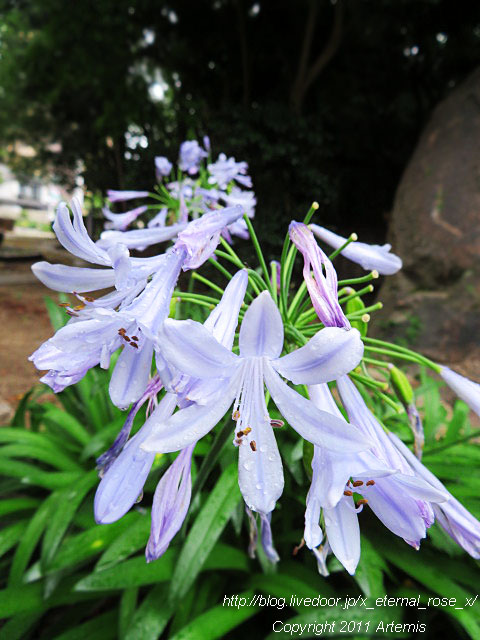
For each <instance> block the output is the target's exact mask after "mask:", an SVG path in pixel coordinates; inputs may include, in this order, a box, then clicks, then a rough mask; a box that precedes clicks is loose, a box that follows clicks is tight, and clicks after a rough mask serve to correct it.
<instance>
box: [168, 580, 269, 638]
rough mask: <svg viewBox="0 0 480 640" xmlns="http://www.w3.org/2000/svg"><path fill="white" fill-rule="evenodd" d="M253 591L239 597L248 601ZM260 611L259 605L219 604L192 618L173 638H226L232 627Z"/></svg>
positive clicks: (245, 592)
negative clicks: (238, 606) (234, 605)
mask: <svg viewBox="0 0 480 640" xmlns="http://www.w3.org/2000/svg"><path fill="white" fill-rule="evenodd" d="M253 595H254V593H253V591H244V592H243V593H240V594H239V597H241V598H245V599H246V601H247V602H249V601H250V599H251V598H252V597H253ZM259 611H260V607H258V606H248V605H246V606H243V607H240V608H233V607H224V606H223V605H222V604H219V605H217V606H215V607H212V608H211V609H209V610H208V611H205V612H204V613H202V614H201V615H199V616H198V617H197V618H195V620H192V622H190V623H189V624H187V625H186V626H185V627H183V628H182V629H180V631H179V632H178V633H176V634H175V635H174V636H172V637H171V640H199V638H201V640H216V639H217V638H224V637H225V634H227V633H228V632H229V631H231V630H232V629H235V628H236V627H238V626H240V625H241V624H242V622H244V621H245V620H248V619H249V618H251V617H252V616H254V615H255V614H256V613H258V612H259Z"/></svg>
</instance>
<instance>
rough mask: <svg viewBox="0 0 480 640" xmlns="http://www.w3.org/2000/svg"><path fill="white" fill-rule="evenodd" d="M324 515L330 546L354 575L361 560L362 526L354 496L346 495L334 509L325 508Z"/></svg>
mask: <svg viewBox="0 0 480 640" xmlns="http://www.w3.org/2000/svg"><path fill="white" fill-rule="evenodd" d="M324 515H325V533H326V534H327V538H328V542H329V544H330V547H331V548H332V551H333V553H334V554H335V555H336V557H337V558H338V560H339V561H340V562H341V563H342V564H343V566H344V567H345V569H346V570H347V571H348V573H349V574H350V575H352V576H353V574H354V573H355V570H356V568H357V565H358V561H359V560H360V527H359V524H358V516H357V513H356V511H355V507H354V502H353V498H347V497H345V498H344V499H343V500H340V502H339V503H338V504H337V506H336V507H334V508H333V509H324Z"/></svg>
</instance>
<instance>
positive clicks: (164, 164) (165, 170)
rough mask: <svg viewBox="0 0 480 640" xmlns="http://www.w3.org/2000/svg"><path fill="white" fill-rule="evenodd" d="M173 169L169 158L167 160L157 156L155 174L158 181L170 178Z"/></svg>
mask: <svg viewBox="0 0 480 640" xmlns="http://www.w3.org/2000/svg"><path fill="white" fill-rule="evenodd" d="M172 167H173V165H172V163H171V162H170V160H169V159H168V158H165V156H157V157H156V158H155V173H156V174H157V179H158V180H159V179H161V178H162V177H163V176H168V174H169V173H170V171H171V170H172Z"/></svg>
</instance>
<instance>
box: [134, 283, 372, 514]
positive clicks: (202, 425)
mask: <svg viewBox="0 0 480 640" xmlns="http://www.w3.org/2000/svg"><path fill="white" fill-rule="evenodd" d="M161 338H162V345H163V349H162V355H163V357H164V358H165V360H166V361H167V362H168V363H169V364H170V365H172V366H174V367H176V368H177V369H178V370H179V371H183V372H184V373H186V374H188V375H191V376H193V377H195V378H199V379H209V378H222V381H221V383H220V382H218V383H217V387H218V388H219V390H218V391H217V393H216V394H214V395H213V396H211V397H210V398H209V401H208V403H207V404H205V405H204V406H200V405H192V406H190V407H187V408H185V409H182V410H181V411H179V412H177V413H176V414H174V415H173V416H172V417H171V418H170V419H168V420H164V418H163V416H159V415H157V414H156V413H155V412H154V413H153V414H152V415H151V416H150V418H149V419H148V421H147V423H149V426H150V428H151V429H152V435H151V436H150V437H149V438H148V439H147V440H146V441H145V442H144V443H143V444H142V447H144V448H145V449H146V450H148V451H152V452H169V451H177V450H179V449H183V448H185V447H186V446H187V445H188V444H190V443H191V442H195V441H197V440H198V439H200V438H201V437H202V436H204V435H205V434H206V433H207V432H208V431H210V429H211V428H212V427H214V426H215V424H217V422H219V420H220V419H221V418H222V417H223V416H224V414H225V412H226V411H227V409H228V408H229V406H230V405H232V403H233V413H232V418H233V420H235V422H236V426H235V438H234V443H235V444H236V445H237V446H238V449H239V466H238V469H239V485H240V489H241V492H242V494H243V497H244V500H245V502H246V504H247V506H248V507H249V508H250V509H252V510H254V511H257V512H259V513H260V514H263V515H264V516H268V514H269V513H271V511H272V510H273V508H274V506H275V502H276V500H277V499H278V498H279V497H280V495H281V493H282V490H283V471H282V464H281V460H280V455H279V452H278V448H277V444H276V441H275V437H274V435H273V429H272V426H271V423H270V417H269V414H268V409H267V406H266V403H265V393H264V384H266V386H267V388H268V390H269V391H270V394H271V396H272V398H273V400H274V402H275V404H276V405H277V407H278V409H279V410H280V412H281V413H282V414H283V416H284V417H285V418H286V419H287V420H288V422H289V424H290V425H291V426H292V427H293V428H294V429H296V431H298V433H299V434H300V435H301V436H302V437H303V438H305V439H307V440H309V441H310V442H314V443H316V444H322V445H323V446H325V447H328V448H333V449H336V450H341V451H357V450H361V449H366V448H368V447H369V446H371V445H372V443H371V442H370V440H369V439H368V437H365V436H362V437H360V436H359V434H358V433H357V431H356V429H355V427H351V426H350V427H348V426H347V425H346V424H345V423H344V421H342V420H339V419H338V418H337V417H335V416H332V415H331V414H329V413H326V412H324V411H320V410H318V409H317V408H316V407H315V406H314V405H313V404H312V403H311V402H310V401H309V400H308V399H307V398H305V397H303V396H301V395H300V394H299V393H297V392H296V391H295V390H294V389H292V388H290V387H288V386H287V384H285V382H283V381H282V380H281V378H280V376H279V373H280V374H281V375H282V376H284V377H286V378H288V379H289V380H291V381H293V382H294V383H295V384H303V383H311V382H314V381H315V382H318V381H327V380H332V379H334V378H335V377H337V376H340V375H343V374H344V373H346V372H348V371H350V370H351V369H352V368H353V367H354V366H356V364H357V363H358V362H359V360H360V358H361V357H362V353H363V345H362V342H361V339H360V335H359V333H358V332H357V331H356V330H355V329H352V330H350V331H345V330H344V329H338V328H328V329H323V330H322V331H320V332H318V333H317V335H316V336H315V337H314V338H312V339H311V340H310V341H309V342H308V343H307V344H306V345H305V346H304V347H302V348H300V349H298V350H297V351H294V352H292V353H289V354H287V355H286V356H283V357H279V356H280V353H281V350H282V345H283V324H282V320H281V316H280V313H279V311H278V309H277V307H276V305H275V304H274V302H273V300H272V298H271V297H270V294H269V293H268V292H266V291H265V292H263V293H262V294H260V295H259V296H258V297H257V298H256V299H255V300H254V301H253V302H252V303H251V305H250V306H249V308H248V310H247V311H246V313H245V316H244V319H243V322H242V325H241V329H240V337H239V346H240V355H239V356H237V355H235V354H233V353H232V352H231V351H230V350H228V349H226V348H225V347H224V346H222V345H221V344H219V343H218V342H217V341H216V340H215V339H214V338H213V337H212V336H211V334H210V333H209V332H208V331H207V330H206V329H205V328H204V327H203V326H202V325H200V324H198V323H197V322H194V321H192V320H186V321H174V320H168V321H166V322H165V324H164V326H163V328H162V331H161ZM160 373H161V372H160ZM264 524H265V523H264Z"/></svg>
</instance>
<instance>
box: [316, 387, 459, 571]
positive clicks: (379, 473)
mask: <svg viewBox="0 0 480 640" xmlns="http://www.w3.org/2000/svg"><path fill="white" fill-rule="evenodd" d="M337 385H338V386H339V391H340V393H341V396H342V401H343V403H344V405H345V407H346V409H347V412H348V415H349V418H350V423H351V424H354V425H355V426H358V428H359V429H360V430H361V432H362V433H363V434H364V435H365V436H366V437H369V438H371V440H372V441H373V442H375V446H374V447H372V448H371V450H369V451H360V452H353V453H344V454H339V453H338V452H334V451H329V450H326V449H324V448H322V447H318V446H316V447H314V456H313V460H312V471H313V475H312V483H311V487H310V490H309V493H308V496H307V509H306V512H305V535H304V537H305V542H306V544H307V546H308V547H309V548H311V549H314V548H316V547H318V546H319V545H320V544H321V543H322V540H323V532H322V530H321V528H320V526H319V518H320V511H321V509H323V514H324V521H325V536H326V542H328V545H329V546H330V548H331V550H332V552H333V553H334V554H335V556H336V557H337V558H338V559H339V560H340V562H341V563H342V564H343V566H344V567H345V568H346V569H347V571H348V572H349V573H351V574H353V573H355V570H356V566H357V564H358V561H359V559H360V527H359V522H358V513H360V512H361V510H362V509H363V506H364V504H368V505H369V506H370V508H371V509H372V511H373V512H374V513H375V515H376V516H377V517H378V518H379V520H381V522H383V524H384V525H385V526H386V527H387V528H388V529H390V530H391V531H392V532H393V533H395V534H396V535H398V536H400V537H402V538H404V539H405V540H406V541H407V542H408V543H409V544H411V545H412V546H414V547H415V548H418V546H419V543H420V539H421V538H423V537H425V534H426V528H427V527H429V526H430V525H431V524H432V522H433V511H432V507H431V505H430V502H442V501H445V500H446V499H447V496H446V493H445V492H444V491H439V490H438V489H436V488H435V486H432V484H431V483H429V482H428V481H425V480H424V479H422V478H418V477H416V476H415V475H414V474H413V473H412V471H411V469H410V468H409V465H408V464H407V463H406V461H405V460H404V459H403V458H402V456H401V455H400V456H399V455H398V452H397V451H396V450H395V448H394V447H392V446H391V444H390V442H389V440H388V437H387V436H386V435H385V433H384V432H383V430H382V429H381V427H380V425H379V424H378V422H377V421H376V419H375V417H374V416H373V414H371V413H370V411H369V410H368V408H367V406H366V405H365V403H364V402H363V399H362V398H361V396H360V394H359V393H358V391H357V390H356V388H355V386H354V384H353V382H351V380H350V379H349V378H348V376H344V377H342V378H340V379H339V380H338V381H337ZM309 394H310V397H311V399H312V401H313V402H314V403H315V405H316V406H317V407H318V408H320V409H322V410H324V411H329V412H331V413H332V414H333V415H335V416H337V417H338V418H339V419H341V420H343V417H342V414H341V413H340V411H339V409H338V407H337V405H336V403H335V401H334V399H333V397H332V395H331V393H330V390H329V389H328V386H327V385H325V384H323V385H314V386H310V387H309ZM354 493H359V494H361V495H362V499H361V500H359V502H358V503H357V505H355V502H354V499H353V494H354ZM324 546H325V544H324Z"/></svg>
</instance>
